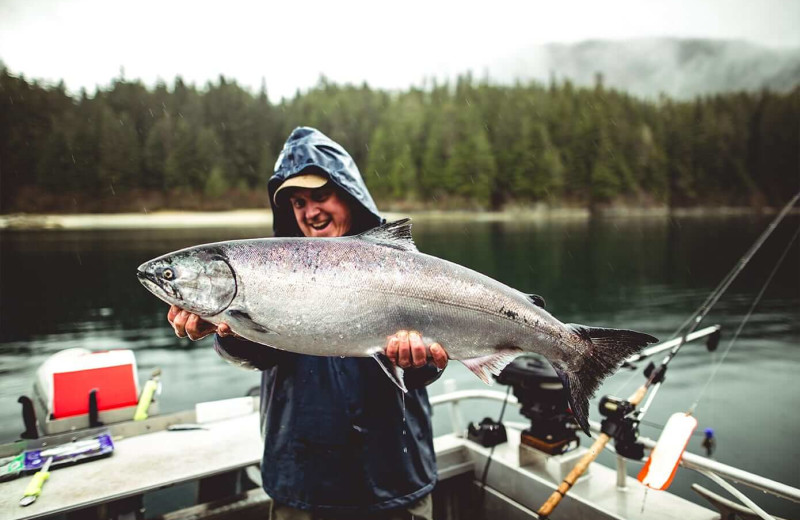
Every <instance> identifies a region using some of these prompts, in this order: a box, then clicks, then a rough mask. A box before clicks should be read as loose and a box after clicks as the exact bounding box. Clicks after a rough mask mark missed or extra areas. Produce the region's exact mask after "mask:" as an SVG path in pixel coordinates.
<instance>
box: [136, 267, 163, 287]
mask: <svg viewBox="0 0 800 520" xmlns="http://www.w3.org/2000/svg"><path fill="white" fill-rule="evenodd" d="M136 278H138V279H139V281H140V282H141V281H145V280H147V281H148V282H151V283H154V284H156V285H159V284H158V281H157V280H156V276H155V275H154V274H153V273H149V272H147V271H144V270H142V269H137V270H136Z"/></svg>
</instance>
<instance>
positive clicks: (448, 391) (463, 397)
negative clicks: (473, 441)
mask: <svg viewBox="0 0 800 520" xmlns="http://www.w3.org/2000/svg"><path fill="white" fill-rule="evenodd" d="M444 386H445V393H444V394H440V395H436V396H432V397H431V398H430V402H431V405H434V406H437V405H449V409H450V421H451V425H452V433H453V434H455V435H456V436H459V437H463V436H464V427H463V424H464V422H463V421H462V415H461V411H460V403H461V402H462V401H467V400H472V399H485V400H491V401H498V402H503V401H507V403H508V404H517V403H518V400H517V398H516V397H514V396H513V395H507V394H506V393H505V392H499V391H496V390H456V389H455V381H453V380H447V381H445V382H444ZM505 424H506V425H507V426H510V427H513V428H516V429H519V430H524V429H526V428H528V427H529V426H530V425H529V424H526V423H522V422H514V421H505ZM589 426H590V429H591V431H592V432H593V433H594V434H599V433H600V423H598V422H595V421H590V422H589ZM639 441H640V442H641V443H642V444H644V446H645V447H646V448H648V449H652V448H654V447H655V445H656V441H654V440H652V439H650V438H647V437H639ZM608 449H609V450H610V451H612V452H614V450H613V449H612V448H610V447H608ZM614 454H615V456H616V457H617V475H618V479H617V485H618V486H619V487H625V485H626V478H625V477H626V476H627V471H626V468H625V464H626V462H625V461H626V459H625V458H624V457H621V456H619V455H617V454H616V452H614ZM681 465H682V466H684V467H686V468H688V469H691V470H694V471H696V472H698V473H700V474H702V475H705V476H708V475H707V473H711V474H714V475H717V476H719V477H722V478H724V479H727V480H730V481H733V482H737V483H740V484H742V485H745V486H748V487H751V488H754V489H758V490H760V491H764V492H767V493H770V494H772V495H775V496H777V497H780V498H783V499H786V500H791V501H793V502H798V503H800V489H797V488H794V487H792V486H788V485H786V484H782V483H780V482H777V481H775V480H771V479H768V478H766V477H762V476H760V475H756V474H755V473H751V472H749V471H745V470H742V469H739V468H736V467H733V466H729V465H727V464H723V463H721V462H718V461H715V460H712V459H709V458H707V457H703V456H701V455H697V454H694V453H690V452H684V454H683V457H682V459H681Z"/></svg>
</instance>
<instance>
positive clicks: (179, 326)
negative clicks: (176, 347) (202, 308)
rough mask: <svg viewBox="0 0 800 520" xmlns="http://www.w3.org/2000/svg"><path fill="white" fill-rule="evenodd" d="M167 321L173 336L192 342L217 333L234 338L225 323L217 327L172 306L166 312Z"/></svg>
mask: <svg viewBox="0 0 800 520" xmlns="http://www.w3.org/2000/svg"><path fill="white" fill-rule="evenodd" d="M167 321H169V324H170V325H172V328H173V329H175V335H176V336H178V337H179V338H187V337H188V338H189V339H190V340H192V341H197V340H199V339H203V338H205V337H206V336H208V335H209V334H213V333H215V332H216V333H217V334H219V335H220V336H236V334H234V333H233V331H232V330H231V328H230V327H229V326H228V324H227V323H220V324H219V326H217V325H214V324H213V323H209V322H207V321H206V320H204V319H203V318H201V317H200V316H198V315H197V314H192V313H191V312H189V311H185V310H183V309H181V308H180V307H178V306H177V305H173V306H171V307H170V308H169V312H167Z"/></svg>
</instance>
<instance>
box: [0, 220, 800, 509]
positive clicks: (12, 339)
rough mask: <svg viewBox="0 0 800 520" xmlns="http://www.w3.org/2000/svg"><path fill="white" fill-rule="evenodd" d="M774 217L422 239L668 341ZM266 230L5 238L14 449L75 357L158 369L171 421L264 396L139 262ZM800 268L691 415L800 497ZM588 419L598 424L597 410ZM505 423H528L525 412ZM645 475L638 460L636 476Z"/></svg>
mask: <svg viewBox="0 0 800 520" xmlns="http://www.w3.org/2000/svg"><path fill="white" fill-rule="evenodd" d="M770 220H771V218H764V217H726V218H723V217H714V218H710V217H705V218H688V217H687V218H680V219H666V218H640V219H633V218H625V219H611V218H607V219H593V220H588V221H587V220H566V221H545V222H517V223H502V224H501V223H475V222H433V221H419V222H417V223H415V226H414V236H415V240H416V242H417V245H418V246H419V249H420V250H421V251H423V252H426V253H429V254H433V255H436V256H440V257H442V258H446V259H448V260H452V261H454V262H457V263H460V264H463V265H465V266H468V267H471V268H473V269H475V270H478V271H480V272H483V273H485V274H487V275H489V276H492V277H494V278H497V279H498V280H500V281H502V282H505V283H507V284H509V285H511V286H514V287H516V288H518V289H520V290H522V291H525V292H534V293H536V294H540V295H542V296H544V297H545V299H546V300H547V308H548V310H549V311H550V312H551V313H553V314H554V315H555V316H556V317H558V318H559V319H561V320H562V321H564V322H575V323H585V324H591V325H600V326H608V327H625V328H632V329H637V330H641V331H644V332H648V333H650V334H653V335H655V336H657V337H659V338H661V339H667V338H669V337H671V335H672V334H673V333H674V332H675V331H676V329H677V328H678V326H679V325H680V324H681V323H683V321H684V320H685V319H686V318H687V317H688V316H689V315H690V314H691V313H692V312H693V311H694V310H695V309H696V308H697V307H698V306H699V305H700V304H701V303H702V302H703V300H704V299H705V297H706V296H707V295H708V294H709V293H710V291H711V290H712V289H713V288H714V287H715V286H716V285H717V284H718V283H719V281H720V280H721V279H722V278H723V277H724V276H725V274H726V273H727V272H728V271H729V270H730V269H731V267H732V266H733V265H734V264H735V263H736V261H737V260H738V259H739V257H740V256H741V255H742V254H743V253H744V252H745V251H746V250H747V249H748V248H749V247H750V245H751V244H752V243H753V241H754V240H755V239H756V237H757V236H758V235H759V234H760V233H761V232H762V231H763V230H764V228H765V227H766V226H767V225H768V223H769V221H770ZM798 226H800V217H797V216H794V217H791V218H789V219H788V220H787V221H785V222H784V223H783V224H782V225H781V226H780V227H779V228H778V229H777V230H776V232H775V234H774V235H773V237H772V238H771V239H770V240H769V241H768V242H767V243H766V244H765V246H764V247H763V248H762V250H761V251H760V252H759V253H758V254H757V255H756V256H755V257H754V258H753V260H752V262H751V263H750V265H749V266H748V267H747V269H746V270H745V271H744V272H743V273H742V275H741V276H740V278H739V279H737V281H736V282H735V283H734V284H733V285H732V286H731V288H730V289H729V290H728V292H727V293H726V294H725V296H724V297H723V298H722V299H721V300H720V302H719V303H718V305H717V306H716V307H715V308H714V309H713V311H712V312H711V313H710V315H709V316H708V318H707V319H706V321H705V322H704V324H703V325H711V324H715V323H719V324H722V325H723V339H722V342H721V343H720V348H719V350H718V351H717V352H716V353H714V354H711V353H708V352H707V351H706V349H705V347H704V346H703V345H701V344H699V343H698V344H692V345H689V346H687V347H685V348H684V350H682V351H681V353H680V355H679V356H678V357H677V358H676V359H675V361H674V363H673V364H672V365H671V366H670V370H669V372H668V374H667V381H666V383H665V385H664V387H663V388H662V390H661V392H660V393H659V395H658V397H657V399H656V400H655V402H654V404H653V406H652V408H651V410H650V412H649V413H648V415H647V418H646V420H647V421H648V423H654V424H655V425H658V424H664V422H666V420H667V418H668V417H669V416H670V415H671V414H672V413H674V412H678V411H685V410H686V409H688V408H689V407H690V406H691V404H692V403H693V402H694V401H695V400H696V398H697V396H698V393H699V392H700V389H701V388H702V387H703V386H704V385H705V383H706V380H707V379H708V376H709V375H710V373H711V370H712V368H713V363H715V362H716V361H718V360H719V359H720V357H721V353H722V351H724V349H725V348H726V347H727V346H728V344H729V341H730V339H731V337H732V335H733V333H734V331H735V330H736V327H737V326H738V324H739V323H740V322H741V320H742V319H743V317H744V316H745V314H746V313H747V310H748V308H749V306H750V304H751V302H752V300H753V298H754V297H755V296H756V294H757V293H758V291H759V290H760V289H761V286H762V284H763V283H764V281H765V279H766V277H767V275H768V274H769V272H770V270H771V269H772V267H773V265H774V263H775V261H776V260H777V258H778V256H779V255H780V254H781V253H782V251H783V249H784V247H785V246H786V244H787V243H788V241H789V239H790V238H791V237H792V235H793V233H794V232H795V231H796V230H797V228H798ZM265 233H266V231H264V232H263V233H262V231H261V230H258V229H253V228H249V229H245V230H238V231H237V230H188V231H162V230H152V231H94V232H68V231H60V232H55V231H36V232H17V231H15V232H11V231H3V232H0V374H2V386H0V441H10V440H13V439H15V438H16V436H17V435H18V434H19V433H20V432H21V431H22V424H21V419H20V409H19V405H18V404H17V402H16V399H17V397H18V396H19V395H21V394H30V393H31V391H32V384H33V377H34V374H35V371H36V369H37V367H38V366H39V364H40V363H41V362H42V361H43V360H44V359H45V358H46V357H47V356H49V355H51V354H52V353H54V352H57V351H59V350H62V349H65V348H70V347H84V348H89V349H110V348H131V349H134V350H135V351H136V356H137V361H138V367H139V378H140V381H144V380H145V379H146V378H147V377H148V376H149V374H150V372H151V371H152V370H153V369H154V368H155V367H159V368H161V370H162V374H163V375H162V377H163V382H164V386H163V388H164V391H163V394H162V396H161V403H160V404H161V410H162V412H168V411H176V410H182V409H186V408H189V407H191V406H193V404H194V403H195V402H198V401H204V400H211V399H222V398H226V397H236V396H241V395H244V394H245V393H246V392H247V390H248V389H249V388H251V387H252V386H255V385H257V384H258V375H257V374H255V373H248V372H243V371H241V370H239V369H236V368H234V367H232V366H229V365H226V364H225V363H224V362H223V361H222V360H221V359H219V358H217V356H216V354H214V352H213V350H212V349H211V348H210V340H204V341H201V342H198V343H192V342H190V341H188V340H179V339H177V338H176V337H175V336H174V334H173V333H172V330H171V329H170V328H169V327H168V325H167V322H166V311H167V308H166V305H165V304H163V303H161V302H160V301H158V300H157V299H156V298H154V297H153V296H152V295H150V294H149V293H148V292H146V291H145V290H144V289H143V288H142V287H141V286H140V285H139V282H138V281H137V280H136V276H135V274H134V273H135V269H136V267H137V266H138V265H139V264H140V263H141V262H143V261H145V260H148V259H150V258H152V257H154V256H157V255H161V254H163V253H166V252H169V251H173V250H175V249H178V248H181V247H185V246H189V245H194V244H198V243H204V242H211V241H217V240H227V239H234V238H245V237H252V236H262V235H263V234H265ZM798 266H800V249H799V248H798V246H797V244H795V245H794V246H793V247H792V248H791V249H790V251H789V255H788V257H787V258H786V260H785V261H784V264H783V266H782V267H781V268H780V270H779V271H778V272H777V274H776V276H775V279H774V280H773V282H772V284H771V285H770V286H769V288H768V289H767V291H766V293H765V294H764V297H763V300H762V302H761V304H760V305H759V306H758V308H757V309H756V310H755V312H754V314H753V315H752V317H751V319H750V322H749V324H748V325H747V327H745V329H744V330H743V332H742V334H741V336H740V337H739V339H738V340H737V342H736V343H735V345H734V346H733V349H732V350H731V352H730V354H729V355H728V356H727V358H726V360H725V362H724V364H723V365H722V366H721V368H720V370H719V372H718V373H717V375H716V377H715V378H714V380H713V381H712V382H711V384H710V385H709V386H708V389H707V390H706V392H705V394H704V395H703V397H702V399H701V400H700V403H699V406H698V407H697V410H696V416H697V418H698V420H699V422H700V426H699V428H698V431H702V429H704V428H706V427H711V428H714V430H715V432H716V435H717V439H718V447H717V451H716V453H715V458H716V459H717V460H719V461H722V462H725V463H728V464H732V465H735V466H737V467H740V468H743V469H746V470H749V471H753V472H755V473H758V474H760V475H762V476H765V477H768V478H772V479H775V480H779V481H781V482H784V483H786V484H789V485H792V486H795V487H800V448H797V444H796V441H795V436H796V434H797V432H798V431H800V428H798V427H799V426H800V411H799V410H800V383H798V379H797V377H796V374H797V372H798V370H800V267H798ZM477 333H479V332H477ZM448 378H450V379H455V380H456V381H457V385H458V388H461V389H464V388H482V387H483V383H481V382H480V381H479V380H478V379H477V378H475V376H474V375H472V374H471V373H469V372H468V371H467V370H466V369H465V368H464V367H463V366H461V365H460V364H459V363H457V362H454V363H451V365H450V366H449V367H448V369H447V372H446V373H445V375H444V377H443V378H442V380H440V381H438V382H437V383H435V384H434V385H433V386H432V387H431V394H437V393H441V392H442V391H443V385H444V383H443V381H444V380H445V379H448ZM642 382H643V376H641V374H640V371H639V372H635V373H634V372H630V371H623V372H620V373H618V374H616V375H614V376H612V377H611V378H609V379H608V380H607V382H606V384H605V385H604V386H603V388H602V389H601V391H600V393H599V394H598V395H602V394H603V393H612V394H614V395H619V396H623V397H627V396H628V395H629V394H630V393H632V392H633V391H634V390H635V388H636V386H638V385H639V384H641V383H642ZM495 389H500V390H504V387H499V386H496V387H495ZM595 402H596V400H595ZM499 408H500V406H499V404H498V403H476V404H474V405H470V406H469V407H465V410H469V413H470V416H469V417H465V419H467V420H473V421H478V420H480V419H481V418H483V417H484V416H487V415H489V416H494V417H496V416H497V414H498V413H499ZM591 415H592V418H593V419H595V420H599V416H598V414H597V412H596V406H595V405H594V403H593V405H592V410H591ZM506 417H507V418H509V419H512V420H520V421H522V420H524V418H523V417H522V416H520V415H519V414H518V413H516V411H515V410H510V411H509V412H507V416H506ZM434 419H435V421H434V422H435V428H436V430H437V433H444V432H446V431H448V430H449V428H450V422H449V417H448V414H447V413H446V410H439V412H438V413H436V414H435V417H434ZM658 433H659V430H658V428H656V427H655V426H651V425H649V424H646V425H643V427H642V434H643V435H646V436H648V437H652V438H657V437H658ZM700 440H701V436H697V438H696V439H695V440H693V441H692V443H690V447H689V449H690V451H694V452H696V453H702V450H701V448H700ZM584 444H587V443H586V442H585V441H584ZM604 457H606V456H605V455H604ZM605 460H608V461H611V460H612V459H611V457H610V456H607V457H606V458H605ZM635 471H638V468H637V467H635V465H634V464H631V465H630V472H631V473H634V472H635ZM687 476H688V477H690V479H687V478H686V477H687ZM692 480H694V481H700V482H701V483H702V484H704V485H708V486H709V487H711V488H714V485H713V484H710V483H709V482H708V481H706V482H703V478H702V477H699V476H696V475H695V474H693V473H691V472H688V471H687V470H681V471H679V473H678V477H677V478H676V481H675V483H674V484H673V489H674V490H675V491H676V492H678V493H680V494H681V495H683V496H686V497H687V498H693V496H692V493H691V491H689V490H688V486H689V483H690V482H691V481H692ZM748 494H749V495H750V496H752V497H753V498H754V499H755V500H756V501H757V502H758V503H759V504H760V505H762V506H763V507H766V508H767V509H768V510H769V511H771V512H773V513H775V514H781V515H783V516H794V514H795V511H796V509H795V508H793V507H792V506H793V505H790V504H789V503H787V502H782V501H779V500H777V499H772V498H771V497H768V496H765V495H762V494H761V493H758V492H748Z"/></svg>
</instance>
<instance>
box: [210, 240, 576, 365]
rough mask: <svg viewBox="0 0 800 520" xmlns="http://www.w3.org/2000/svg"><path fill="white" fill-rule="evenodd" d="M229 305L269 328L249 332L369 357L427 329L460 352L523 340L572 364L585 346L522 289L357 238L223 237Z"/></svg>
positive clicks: (279, 343) (455, 354) (294, 345)
mask: <svg viewBox="0 0 800 520" xmlns="http://www.w3.org/2000/svg"><path fill="white" fill-rule="evenodd" d="M225 253H226V255H227V257H228V260H229V262H230V264H231V266H232V267H233V269H234V271H235V273H236V279H237V295H236V297H235V298H234V300H233V302H232V303H231V305H230V308H231V309H236V310H239V311H242V312H245V313H247V315H249V316H250V317H251V318H252V320H253V321H255V322H257V323H259V324H260V325H263V326H264V327H266V328H268V329H269V330H270V332H268V333H263V332H257V331H253V330H244V329H243V328H242V327H237V325H236V324H235V323H234V322H232V321H231V320H230V319H229V318H227V317H226V316H225V313H223V314H221V315H218V316H216V317H214V319H212V320H211V321H214V322H220V321H228V322H229V323H231V325H232V327H233V329H234V331H236V332H237V333H239V334H241V335H242V336H244V337H246V338H248V339H251V340H254V341H257V342H260V343H264V344H267V345H270V346H272V347H276V348H281V349H284V350H290V351H298V352H304V353H312V354H318V355H328V356H331V355H340V356H369V355H372V354H373V353H375V352H378V351H382V350H383V348H384V347H385V344H386V336H387V335H390V334H394V333H395V332H397V331H398V330H419V331H421V332H422V333H423V334H424V340H425V342H426V343H430V342H432V341H438V342H440V343H441V344H442V345H444V346H445V348H446V349H447V352H448V354H449V356H450V357H451V358H453V359H469V358H475V357H480V356H486V355H490V354H493V353H495V352H496V351H497V350H498V349H501V348H509V347H518V348H521V349H522V350H525V351H531V352H538V353H540V354H543V355H545V356H547V357H548V358H550V359H551V360H559V361H562V362H564V363H565V364H566V365H572V364H573V363H572V362H571V361H572V360H574V359H576V358H577V357H579V356H581V355H582V354H583V352H582V350H583V348H582V347H583V346H584V345H583V342H582V341H579V340H578V341H576V336H575V335H574V334H572V333H571V332H570V331H569V330H568V329H567V328H566V327H565V326H564V325H563V324H562V323H561V322H560V321H558V320H556V319H555V318H554V317H552V316H551V315H550V314H549V313H547V312H546V311H545V310H543V309H541V308H539V307H536V306H535V305H533V304H532V303H531V302H530V301H529V300H528V298H527V297H526V296H525V295H524V294H522V293H521V292H519V291H517V290H515V289H512V288H510V287H508V286H506V285H503V284H501V283H500V282H497V281H495V280H493V279H491V278H489V277H487V276H484V275H481V274H479V273H476V272H474V271H471V270H469V269H466V268H464V267H461V266H459V265H457V264H453V263H451V262H447V261H445V260H441V259H439V258H435V257H431V256H428V255H425V254H422V253H419V252H415V251H404V250H400V249H396V248H392V247H388V246H383V245H376V244H375V243H373V242H370V241H366V240H362V239H356V238H348V237H346V238H336V239H324V240H319V239H313V240H308V239H269V240H254V241H239V242H233V243H229V244H227V245H226V246H225Z"/></svg>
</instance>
